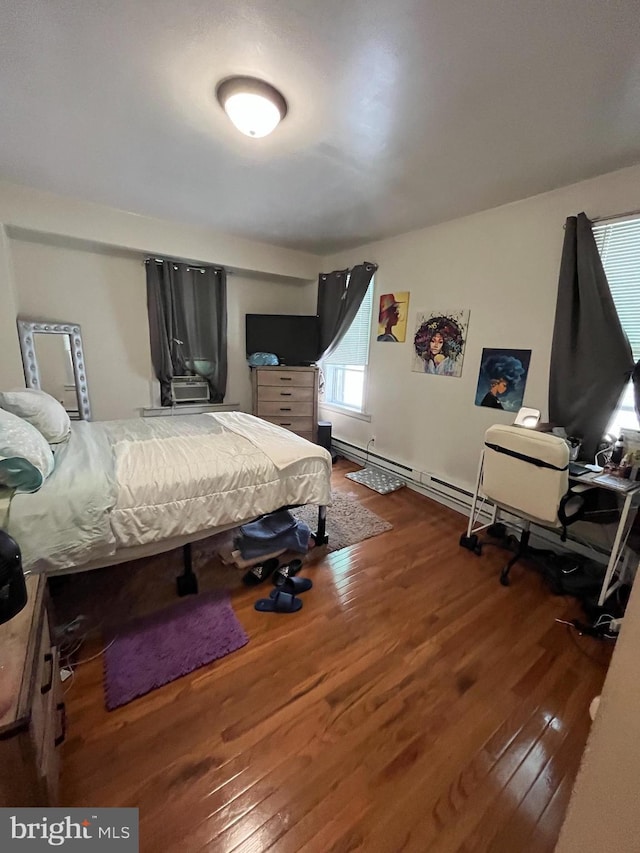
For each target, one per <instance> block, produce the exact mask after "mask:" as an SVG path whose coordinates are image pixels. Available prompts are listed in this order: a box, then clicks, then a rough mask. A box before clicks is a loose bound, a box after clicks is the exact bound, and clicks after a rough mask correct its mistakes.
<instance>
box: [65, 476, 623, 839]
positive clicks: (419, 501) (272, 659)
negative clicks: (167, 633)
mask: <svg viewBox="0 0 640 853" xmlns="http://www.w3.org/2000/svg"><path fill="white" fill-rule="evenodd" d="M353 468H354V466H352V465H350V464H349V463H346V462H341V463H339V464H338V465H337V466H335V469H334V478H333V479H334V487H335V488H336V489H340V490H341V491H343V492H345V493H350V494H352V495H354V496H355V497H357V499H358V500H359V501H361V502H362V503H363V504H365V505H366V506H368V507H369V508H370V509H371V510H373V511H374V512H376V513H377V514H378V515H380V516H382V517H383V518H385V519H387V520H388V521H390V522H391V523H392V524H393V525H394V528H393V530H391V531H390V532H388V533H384V534H382V535H381V536H378V537H376V538H373V539H369V540H367V541H365V542H362V543H360V544H358V545H355V546H352V547H351V548H349V549H345V550H343V551H339V552H335V553H332V554H329V555H328V556H326V555H325V556H323V555H322V554H321V553H319V552H315V553H314V554H313V555H312V558H311V560H310V561H309V563H308V566H307V567H305V569H304V570H303V574H305V575H307V576H308V577H311V578H312V579H313V582H314V588H313V589H312V590H311V591H310V592H308V593H305V594H304V607H303V609H302V611H301V612H300V613H297V614H293V615H282V614H264V613H258V612H256V611H255V610H254V609H253V603H254V601H255V600H256V599H257V598H258V597H260V596H261V595H262V588H260V587H259V588H258V589H257V590H256V589H247V588H246V587H243V586H242V584H241V583H240V573H239V572H237V571H232V570H230V569H228V568H224V567H222V566H221V565H220V564H218V562H217V561H216V560H211V558H208V557H207V556H206V552H205V553H202V554H200V557H199V559H198V560H197V562H196V566H197V568H198V574H199V576H200V580H201V588H202V589H207V588H210V587H212V586H216V585H217V586H220V585H223V586H228V587H230V588H231V589H232V600H233V604H234V608H235V610H236V613H237V615H238V617H239V619H240V621H241V623H242V624H243V626H244V627H245V629H246V631H247V632H248V634H249V636H250V642H249V644H248V645H247V646H245V647H244V648H242V649H240V650H239V651H238V652H236V653H234V654H232V655H230V656H229V657H227V658H224V659H223V660H220V661H218V662H216V663H214V664H211V665H209V666H206V667H204V668H202V669H199V670H197V671H196V672H194V673H192V674H191V675H188V676H186V677H184V678H181V679H179V680H178V681H175V682H173V683H172V684H169V685H167V686H166V687H163V688H161V689H160V690H157V691H155V692H153V693H151V694H149V695H147V696H145V697H143V698H140V699H138V700H136V701H134V702H132V703H131V704H129V705H127V706H125V707H123V708H121V709H118V710H116V711H113V712H110V713H109V712H107V711H106V710H105V708H104V700H103V688H102V661H101V659H100V657H98V658H96V659H95V660H93V661H91V662H89V663H86V664H85V665H83V666H80V667H78V669H77V671H76V673H75V677H74V680H73V682H72V683H71V685H70V686H68V683H67V690H68V692H67V694H66V701H67V704H68V725H69V734H68V739H67V743H66V744H65V747H64V753H63V765H62V801H63V804H64V805H66V806H85V805H93V806H118V805H119V806H138V807H139V809H140V828H141V848H140V849H141V850H142V851H145V853H146V852H147V851H149V852H150V851H154V853H161V851H181V853H182V851H184V853H197V851H221V853H226V851H232V850H233V851H237V853H245V851H246V853H249V851H255V853H262V851H267V850H269V851H273V853H286V852H287V851H298V850H304V851H318V853H330V851H336V853H338V851H339V853H343V851H350V850H365V851H368V852H369V853H378V851H380V853H386V851H389V853H396V851H401V850H406V851H416V853H423V851H427V850H434V851H442V852H443V853H446V851H465V853H471V851H494V852H495V853H497V851H504V853H519V851H527V853H542V851H552V850H553V848H554V846H555V842H556V839H557V836H558V832H559V829H560V826H561V823H562V820H563V816H564V812H565V809H566V805H567V801H568V798H569V794H570V791H571V787H572V783H573V780H574V777H575V774H576V771H577V768H578V764H579V761H580V757H581V754H582V751H583V749H584V745H585V740H586V737H587V734H588V731H589V725H590V722H589V715H588V707H589V703H590V701H591V699H592V698H593V697H594V696H596V695H597V694H598V693H599V692H600V689H601V686H602V682H603V680H604V676H605V674H606V665H607V663H608V655H609V649H607V648H604V647H603V646H602V645H599V644H598V642H597V641H596V640H592V639H590V638H587V637H583V638H580V637H574V636H572V635H570V634H569V633H568V629H567V628H565V627H564V626H562V625H559V624H557V623H556V622H555V621H554V619H555V618H556V617H561V618H567V617H572V616H577V615H578V610H577V607H576V605H575V603H572V601H571V600H569V599H562V598H555V597H553V596H551V595H550V593H549V592H548V591H547V590H546V589H545V587H544V586H543V585H542V582H541V580H540V577H539V576H538V575H537V574H535V572H533V571H530V570H526V569H524V568H521V567H516V568H515V569H514V571H513V574H512V586H511V587H510V588H509V589H505V588H503V587H501V586H500V585H499V583H498V580H497V577H498V572H499V568H500V567H501V565H502V564H503V562H504V561H505V552H503V551H500V550H499V549H498V548H495V547H494V548H487V549H485V553H484V554H483V556H482V557H480V558H478V557H476V556H475V555H474V554H471V553H470V552H469V551H465V550H463V549H461V548H460V547H459V546H458V539H459V536H460V533H461V531H462V530H463V529H464V525H465V520H464V518H463V517H462V516H460V515H458V514H457V513H455V512H453V511H451V510H448V509H446V508H444V507H442V506H440V505H439V504H436V503H434V502H432V501H430V500H428V499H426V498H424V497H422V496H420V495H417V494H416V493H414V492H411V491H410V490H409V489H402V490H400V491H398V492H395V493H394V494H391V495H388V496H381V495H377V494H376V493H374V492H372V491H370V490H368V489H366V488H364V487H362V486H358V485H357V484H355V483H352V482H351V481H349V480H346V479H345V478H344V476H343V475H344V473H345V472H346V471H348V470H353ZM179 559H180V555H179V553H173V554H169V555H162V556H160V557H157V558H152V559H149V560H145V561H139V562H138V563H137V564H130V565H128V566H123V567H118V568H114V569H110V570H103V571H100V572H93V573H87V574H85V575H82V576H76V577H75V578H71V579H70V580H68V581H66V582H65V583H64V584H63V585H62V587H61V588H60V589H58V590H57V591H56V592H55V596H54V601H55V604H56V607H57V608H58V611H59V612H61V611H64V610H65V609H66V610H67V611H73V612H76V613H77V612H82V613H84V614H86V615H87V616H88V617H89V622H90V623H92V624H96V620H100V619H101V618H106V616H107V615H108V616H109V618H112V619H113V618H117V619H125V618H128V617H129V616H130V615H133V614H134V613H140V612H145V611H149V610H152V609H154V608H157V607H161V606H163V605H165V604H168V603H171V602H172V601H174V600H175V596H174V584H173V576H174V575H175V573H176V570H177V569H178V568H179ZM267 592H268V589H267ZM100 648H101V640H100V638H99V637H98V636H92V637H90V639H89V640H88V641H87V642H86V644H85V646H84V648H83V650H82V657H83V658H87V657H90V656H91V655H92V654H95V653H96V652H99V651H100Z"/></svg>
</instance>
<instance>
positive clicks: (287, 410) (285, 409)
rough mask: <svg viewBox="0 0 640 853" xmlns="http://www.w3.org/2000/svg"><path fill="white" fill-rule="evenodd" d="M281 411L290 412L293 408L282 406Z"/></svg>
mask: <svg viewBox="0 0 640 853" xmlns="http://www.w3.org/2000/svg"><path fill="white" fill-rule="evenodd" d="M280 411H281V412H290V411H291V409H290V408H289V409H287V408H286V406H280Z"/></svg>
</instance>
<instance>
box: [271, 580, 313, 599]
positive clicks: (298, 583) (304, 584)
mask: <svg viewBox="0 0 640 853" xmlns="http://www.w3.org/2000/svg"><path fill="white" fill-rule="evenodd" d="M312 586H313V581H312V580H311V579H310V578H296V577H293V578H287V579H286V580H285V581H284V583H282V584H280V586H278V587H276V588H275V589H272V590H271V592H270V593H269V598H275V597H276V595H278V593H279V592H288V593H289V595H299V594H300V593H301V592H306V591H307V590H309V589H311V587H312Z"/></svg>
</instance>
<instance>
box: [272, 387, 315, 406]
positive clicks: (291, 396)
mask: <svg viewBox="0 0 640 853" xmlns="http://www.w3.org/2000/svg"><path fill="white" fill-rule="evenodd" d="M315 393H316V391H315V388H314V387H313V386H307V385H293V386H291V387H290V388H289V387H286V388H285V386H284V384H283V385H282V386H280V385H258V402H259V403H261V402H262V401H270V402H276V401H278V400H295V401H296V402H301V401H304V402H305V403H311V404H313V398H314V396H315Z"/></svg>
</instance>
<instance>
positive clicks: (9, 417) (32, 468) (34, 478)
mask: <svg viewBox="0 0 640 853" xmlns="http://www.w3.org/2000/svg"><path fill="white" fill-rule="evenodd" d="M53 467H54V458H53V453H52V452H51V448H50V447H49V444H48V442H47V440H46V439H45V437H44V436H43V435H42V433H40V432H38V430H37V429H36V428H35V427H34V426H32V425H31V424H30V423H29V422H28V421H25V420H23V419H22V418H19V417H18V416H17V415H14V414H12V413H11V412H6V411H5V410H4V409H0V485H3V486H8V487H9V488H11V489H16V490H17V491H19V492H36V491H37V490H38V489H39V488H40V486H41V485H42V484H43V483H44V481H45V480H46V479H47V477H48V476H49V474H51V472H52V471H53Z"/></svg>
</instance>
